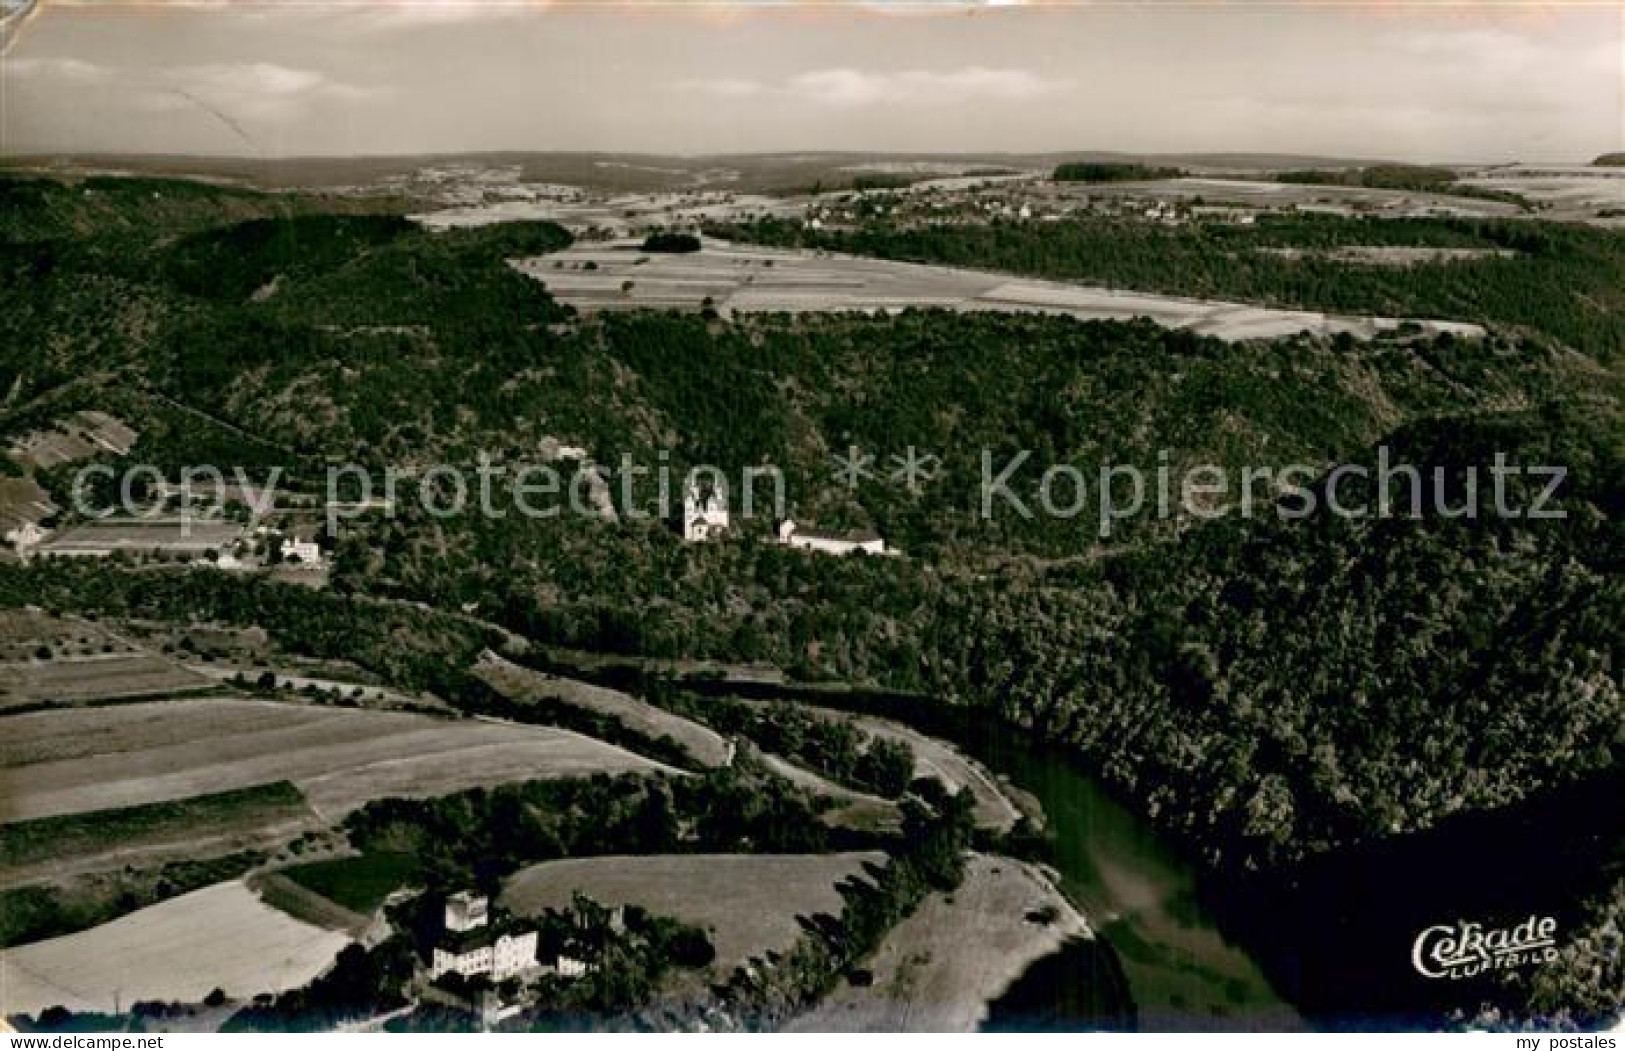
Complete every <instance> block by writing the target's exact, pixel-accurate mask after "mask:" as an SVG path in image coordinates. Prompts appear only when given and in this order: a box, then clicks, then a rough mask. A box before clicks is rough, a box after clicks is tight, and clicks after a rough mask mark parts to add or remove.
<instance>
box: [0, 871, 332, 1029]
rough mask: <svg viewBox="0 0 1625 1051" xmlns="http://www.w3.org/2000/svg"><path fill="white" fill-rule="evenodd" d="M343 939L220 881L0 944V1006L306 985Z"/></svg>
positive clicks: (92, 1003) (85, 1005) (124, 1002)
mask: <svg viewBox="0 0 1625 1051" xmlns="http://www.w3.org/2000/svg"><path fill="white" fill-rule="evenodd" d="M348 941H349V939H348V938H346V937H345V936H344V935H342V934H337V933H334V932H332V931H326V930H322V929H321V928H319V927H313V926H311V925H310V924H307V923H301V922H300V921H298V920H295V919H293V918H292V917H290V916H288V915H286V914H285V913H282V912H280V911H278V910H276V909H273V908H272V907H271V906H269V905H267V904H265V903H264V902H263V901H261V900H260V899H259V897H258V896H257V895H256V894H255V893H254V892H253V891H252V890H250V889H249V888H248V887H247V886H246V885H244V884H243V883H242V882H240V881H233V882H230V883H218V884H215V885H213V886H210V887H205V888H203V889H202V890H197V891H193V892H192V893H190V894H184V895H182V896H180V897H178V898H173V899H171V900H169V901H166V902H162V903H161V904H158V905H154V906H151V907H150V908H145V909H141V910H140V911H138V912H133V913H131V914H130V915H128V916H124V917H122V918H120V919H117V920H114V921H112V922H111V923H105V924H103V925H101V926H99V927H95V928H93V929H91V930H88V931H82V932H80V933H78V934H70V935H67V936H65V937H61V938H52V939H51V940H49V941H43V942H36V943H35V944H33V945H25V946H21V947H18V948H15V949H8V950H5V951H4V952H0V1000H3V1004H0V1011H3V1013H4V1014H7V1015H14V1014H20V1013H27V1014H38V1013H39V1012H40V1011H41V1010H43V1009H45V1008H47V1007H51V1006H53V1005H56V1004H60V1005H62V1006H64V1007H67V1008H69V1009H72V1010H80V1011H112V1010H114V1009H115V1007H122V1008H124V1009H125V1010H128V1009H129V1007H130V1005H131V1004H133V1003H134V1002H136V1001H137V1000H161V1001H171V1000H175V1001H181V1002H196V1001H199V1000H202V999H203V998H204V997H205V996H207V995H208V994H209V992H210V991H211V990H213V989H215V988H217V987H218V988H220V989H223V990H225V991H226V993H227V994H228V995H230V996H233V997H236V998H248V997H252V996H254V995H255V994H258V993H262V992H276V991H280V990H283V989H288V988H293V987H295V986H299V985H303V984H304V983H305V982H307V981H309V980H310V979H311V978H313V977H315V976H316V975H317V974H318V973H319V972H320V971H321V970H322V969H323V968H325V967H326V966H327V965H328V964H329V963H331V962H332V960H333V957H334V956H335V955H337V953H338V951H339V950H340V949H341V948H343V947H344V945H345V944H346V943H347V942H348Z"/></svg>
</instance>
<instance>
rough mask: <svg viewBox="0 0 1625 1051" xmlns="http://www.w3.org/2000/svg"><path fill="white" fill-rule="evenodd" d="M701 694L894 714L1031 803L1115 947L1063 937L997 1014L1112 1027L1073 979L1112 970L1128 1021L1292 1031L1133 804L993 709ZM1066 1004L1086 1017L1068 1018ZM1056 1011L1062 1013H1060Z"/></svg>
mask: <svg viewBox="0 0 1625 1051" xmlns="http://www.w3.org/2000/svg"><path fill="white" fill-rule="evenodd" d="M685 685H688V686H691V687H692V688H697V689H700V690H703V691H708V692H717V693H732V694H736V695H748V696H753V697H758V698H763V699H768V698H776V699H780V700H793V701H799V702H802V703H811V704H815V705H819V706H822V707H826V708H838V709H842V710H847V711H857V712H863V713H866V714H872V715H877V716H882V717H885V718H889V719H894V720H896V721H898V722H900V723H903V724H905V725H908V726H911V727H912V728H914V729H916V730H919V731H920V732H922V733H928V734H932V735H934V736H937V737H939V738H942V739H944V740H947V741H949V742H950V743H952V744H954V745H955V746H957V747H959V748H962V749H964V750H965V751H966V752H967V754H969V755H971V756H972V757H973V758H975V759H977V760H978V761H980V762H981V763H982V764H983V765H985V766H987V767H988V768H989V769H991V770H992V771H993V772H995V773H997V774H1001V775H1003V776H1004V777H1007V778H1009V780H1010V782H1011V784H1013V785H1015V786H1016V787H1017V788H1020V789H1022V790H1024V791H1026V792H1028V793H1030V794H1032V795H1033V796H1034V797H1035V798H1036V799H1037V800H1038V801H1039V803H1040V804H1041V805H1042V807H1043V809H1044V814H1045V816H1046V820H1047V823H1048V828H1049V831H1050V834H1051V837H1052V840H1053V844H1054V857H1053V859H1052V863H1053V865H1054V867H1055V868H1056V870H1057V871H1058V872H1059V873H1060V875H1061V880H1062V890H1063V891H1065V892H1066V894H1067V896H1068V897H1069V898H1071V899H1072V900H1073V902H1075V903H1076V904H1077V905H1078V906H1079V907H1080V908H1081V909H1083V911H1084V914H1085V915H1086V916H1087V917H1088V918H1089V922H1090V923H1091V924H1093V925H1094V927H1095V929H1096V931H1098V932H1099V934H1100V935H1101V937H1102V938H1103V939H1104V940H1105V942H1106V943H1107V944H1108V945H1109V946H1110V948H1111V950H1112V951H1113V952H1114V953H1115V956H1116V963H1115V965H1110V964H1103V962H1102V960H1101V959H1100V958H1099V953H1098V948H1084V947H1075V948H1074V949H1072V950H1070V951H1068V950H1063V951H1062V953H1060V954H1058V956H1057V957H1056V958H1051V959H1050V960H1047V961H1040V963H1039V964H1037V965H1035V967H1034V969H1033V971H1032V972H1030V974H1029V976H1028V978H1027V979H1024V980H1023V982H1021V983H1018V986H1017V988H1015V989H1013V990H1012V994H1013V995H1012V996H1011V998H1010V1002H1009V1003H1006V1004H1003V1005H996V1007H997V1008H998V1009H997V1010H996V1011H995V1015H996V1020H997V1021H999V1023H1000V1024H1001V1025H1008V1026H1010V1027H1013V1028H1022V1027H1024V1026H1023V1022H1024V1021H1025V1019H1024V1017H1023V1015H1024V1013H1025V1012H1027V1010H1028V1009H1029V1007H1038V1006H1039V1005H1040V1004H1044V1005H1046V1006H1047V1007H1048V1008H1049V1010H1048V1011H1047V1014H1048V1016H1049V1018H1048V1021H1047V1022H1043V1021H1039V1020H1038V1019H1037V1017H1036V1015H1035V1016H1034V1021H1035V1024H1041V1025H1045V1026H1046V1027H1048V1026H1053V1027H1056V1028H1063V1029H1064V1028H1078V1027H1079V1026H1080V1025H1082V1026H1090V1025H1093V1024H1096V1023H1099V1024H1103V1025H1110V1024H1112V1022H1113V1019H1112V1018H1110V1017H1096V1016H1094V1015H1092V1014H1091V1012H1097V1011H1099V1012H1104V1014H1106V1015H1108V1016H1109V1015H1112V1014H1115V1013H1116V1008H1117V1007H1118V1006H1120V1005H1114V1004H1112V1003H1110V1002H1109V1001H1110V999H1111V998H1110V997H1101V996H1099V995H1095V994H1093V993H1087V992H1086V991H1085V990H1083V987H1085V986H1091V985H1095V984H1098V983H1099V982H1101V981H1103V980H1104V981H1107V982H1111V981H1112V980H1113V978H1114V977H1115V976H1114V975H1112V974H1109V973H1104V974H1103V971H1105V972H1109V971H1111V970H1113V968H1114V966H1115V968H1120V972H1121V975H1122V977H1123V978H1125V979H1126V981H1127V987H1128V995H1129V997H1130V998H1131V999H1132V1001H1133V1005H1132V1010H1133V1013H1134V1014H1135V1015H1136V1016H1137V1017H1136V1022H1137V1028H1139V1029H1142V1030H1169V1031H1189V1030H1192V1029H1257V1030H1279V1029H1289V1030H1290V1029H1302V1028H1305V1025H1304V1022H1303V1020H1302V1019H1301V1018H1300V1017H1299V1014H1298V1012H1297V1011H1296V1010H1295V1009H1294V1008H1293V1006H1292V1005H1291V1004H1289V1003H1288V1002H1287V1001H1286V1000H1285V999H1283V998H1282V996H1280V995H1279V994H1278V993H1277V992H1276V990H1275V989H1274V987H1273V986H1272V985H1271V983H1270V982H1269V980H1268V979H1267V978H1266V977H1265V974H1264V970H1263V968H1262V966H1261V965H1260V963H1259V961H1258V960H1257V959H1256V958H1255V957H1254V956H1253V955H1252V954H1250V953H1249V951H1248V950H1247V949H1246V948H1244V947H1243V946H1241V945H1240V944H1238V943H1236V942H1235V941H1233V940H1232V939H1230V938H1228V937H1226V936H1225V935H1224V934H1223V933H1222V932H1221V931H1220V928H1219V924H1218V920H1217V918H1216V917H1215V916H1214V915H1213V914H1212V912H1211V911H1210V909H1209V907H1208V906H1207V904H1206V900H1207V899H1206V896H1205V895H1204V893H1203V892H1204V891H1205V890H1207V888H1204V887H1203V886H1202V884H1201V876H1200V875H1199V873H1198V870H1197V869H1196V867H1195V866H1194V865H1192V864H1191V863H1190V862H1188V861H1187V860H1186V859H1184V858H1183V857H1181V856H1180V855H1179V854H1178V853H1177V852H1176V851H1175V850H1174V849H1172V848H1171V847H1170V846H1169V844H1168V843H1167V842H1166V840H1165V839H1164V837H1163V836H1162V835H1161V834H1160V833H1157V832H1155V831H1154V830H1152V829H1151V828H1150V825H1149V823H1148V822H1147V821H1146V820H1145V819H1144V818H1143V817H1140V816H1139V815H1136V814H1135V813H1133V812H1132V811H1130V810H1129V809H1128V808H1127V807H1125V806H1123V805H1122V804H1121V803H1119V802H1118V801H1116V800H1115V799H1113V798H1112V796H1111V795H1110V794H1109V793H1108V792H1107V791H1106V790H1105V789H1104V788H1102V787H1101V785H1100V784H1099V783H1098V782H1097V781H1095V780H1094V779H1093V778H1092V777H1090V776H1089V774H1088V773H1087V772H1086V771H1085V770H1084V768H1083V767H1082V766H1081V765H1080V764H1079V763H1078V762H1077V760H1076V758H1075V757H1074V756H1072V755H1069V754H1067V753H1065V752H1063V751H1062V750H1061V749H1058V748H1046V747H1042V746H1038V745H1035V744H1034V743H1032V742H1031V740H1030V739H1029V738H1028V736H1027V735H1026V734H1024V733H1022V732H1020V731H1018V730H1015V729H1013V728H1011V727H1008V726H1006V725H1004V724H1002V723H999V722H997V721H996V720H994V719H991V718H989V717H986V716H984V715H980V714H978V713H974V712H968V711H965V710H963V709H945V708H943V707H941V706H936V705H930V704H923V703H920V701H921V699H919V698H913V697H908V696H904V695H898V694H889V693H881V692H870V691H862V690H845V689H831V688H819V687H803V686H794V685H788V684H767V683H758V682H738V681H735V682H711V683H689V684H685ZM1070 1005H1076V1007H1077V1009H1078V1011H1079V1012H1081V1013H1082V1014H1083V1015H1084V1016H1080V1017H1070V1018H1069V1017H1067V1012H1068V1008H1069V1006H1070ZM1068 1023H1071V1024H1070V1025H1069V1024H1068Z"/></svg>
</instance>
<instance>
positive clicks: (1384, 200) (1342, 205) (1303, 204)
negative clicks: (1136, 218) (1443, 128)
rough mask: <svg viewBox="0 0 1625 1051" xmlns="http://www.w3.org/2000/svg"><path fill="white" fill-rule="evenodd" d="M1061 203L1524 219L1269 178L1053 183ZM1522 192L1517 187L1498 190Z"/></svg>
mask: <svg viewBox="0 0 1625 1051" xmlns="http://www.w3.org/2000/svg"><path fill="white" fill-rule="evenodd" d="M1042 188H1043V189H1046V190H1047V191H1048V192H1049V194H1050V195H1051V196H1053V197H1055V198H1056V199H1058V200H1065V199H1068V198H1077V197H1090V198H1102V197H1105V198H1114V197H1116V198H1124V197H1126V198H1135V199H1140V198H1156V199H1159V200H1170V199H1173V200H1178V199H1185V200H1194V199H1196V198H1202V199H1203V200H1205V201H1207V202H1210V203H1211V202H1219V201H1222V202H1224V203H1226V204H1236V205H1242V206H1244V207H1255V208H1271V209H1279V208H1298V209H1301V210H1304V211H1322V212H1330V213H1335V214H1341V215H1357V214H1358V215H1377V216H1383V217H1389V218H1391V217H1396V216H1412V215H1451V216H1463V217H1475V218H1484V219H1489V218H1498V217H1499V218H1505V217H1510V216H1515V215H1518V214H1519V213H1520V209H1519V208H1518V206H1517V205H1516V204H1512V203H1509V202H1506V201H1495V200H1488V199H1484V198H1476V197H1464V196H1459V195H1456V194H1444V193H1428V192H1426V191H1423V190H1400V189H1386V188H1377V187H1370V186H1339V185H1335V184H1323V183H1291V182H1276V181H1274V180H1273V179H1267V178H1256V179H1253V178H1234V177H1224V176H1190V177H1186V178H1180V179H1151V180H1146V181H1137V182H1114V183H1051V184H1048V185H1047V186H1044V187H1042ZM1495 188H1500V189H1516V187H1511V186H1508V187H1495Z"/></svg>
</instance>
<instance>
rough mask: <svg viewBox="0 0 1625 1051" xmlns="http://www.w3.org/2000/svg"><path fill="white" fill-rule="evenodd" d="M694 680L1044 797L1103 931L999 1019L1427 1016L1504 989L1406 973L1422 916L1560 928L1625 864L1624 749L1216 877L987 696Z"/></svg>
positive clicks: (1025, 981)
mask: <svg viewBox="0 0 1625 1051" xmlns="http://www.w3.org/2000/svg"><path fill="white" fill-rule="evenodd" d="M692 685H693V687H694V688H697V689H700V690H703V691H715V692H718V693H729V694H734V695H753V696H757V697H760V698H763V699H780V700H794V701H800V702H803V703H810V704H817V705H822V706H824V707H830V708H841V709H846V710H851V711H861V712H864V713H866V714H870V715H877V716H882V717H887V718H891V719H895V720H897V721H899V722H903V723H906V724H908V725H910V726H912V727H914V728H915V729H917V730H919V731H920V732H922V733H927V734H931V735H933V736H936V737H940V738H943V739H945V740H948V741H952V742H954V743H955V744H957V745H958V746H959V747H961V748H963V749H965V750H966V751H967V752H968V753H969V754H971V755H972V756H974V757H975V758H976V759H978V760H980V761H981V762H982V763H984V764H985V765H986V766H987V767H989V768H990V769H991V770H993V771H994V772H995V773H998V774H1002V775H1004V776H1005V777H1006V778H1008V779H1009V780H1010V782H1011V783H1012V784H1014V785H1016V786H1017V787H1018V788H1021V789H1023V790H1025V791H1027V792H1029V793H1031V794H1032V795H1033V796H1034V797H1036V798H1037V800H1038V801H1039V802H1040V803H1041V804H1042V806H1043V809H1044V813H1045V815H1046V816H1047V819H1048V827H1049V831H1050V834H1051V836H1052V839H1053V849H1054V857H1053V859H1052V860H1053V864H1054V866H1055V868H1056V869H1057V870H1058V871H1059V873H1060V875H1061V878H1062V888H1063V890H1065V891H1066V893H1067V895H1068V896H1069V897H1070V898H1071V899H1072V900H1073V901H1074V902H1076V903H1077V904H1078V905H1079V907H1080V908H1082V909H1083V911H1084V913H1085V915H1086V916H1087V917H1088V919H1089V921H1090V923H1091V924H1093V925H1094V927H1095V930H1096V932H1097V933H1098V934H1099V935H1100V940H1099V941H1094V942H1087V941H1085V942H1077V943H1074V944H1072V945H1071V946H1068V947H1066V948H1063V949H1062V950H1061V951H1060V952H1058V953H1056V954H1055V955H1053V956H1051V957H1049V958H1047V959H1045V960H1041V961H1039V962H1038V963H1037V964H1035V965H1034V966H1033V967H1032V968H1031V969H1030V970H1029V971H1028V973H1027V974H1026V975H1025V976H1023V977H1022V978H1021V979H1020V980H1018V981H1017V982H1016V984H1015V985H1014V986H1013V987H1012V988H1011V989H1010V990H1009V991H1008V992H1007V993H1006V995H1005V996H1004V997H1003V998H1002V999H1001V1000H1000V1001H999V1002H997V1003H995V1004H994V1005H993V1007H992V1012H991V1013H992V1018H991V1020H990V1027H993V1028H1010V1029H1029V1028H1039V1029H1063V1030H1065V1029H1085V1028H1138V1029H1142V1030H1177V1031H1186V1030H1192V1029H1223V1030H1264V1031H1270V1030H1282V1029H1287V1030H1293V1029H1304V1028H1329V1029H1384V1030H1386V1029H1409V1028H1433V1027H1436V1026H1437V1025H1438V1024H1439V1022H1440V1020H1441V1019H1442V1018H1444V1017H1445V1016H1446V1015H1448V1014H1449V1013H1451V1012H1452V1011H1467V1012H1468V1013H1471V1012H1472V1011H1473V1010H1474V1009H1475V1008H1477V1006H1478V1005H1480V1004H1482V1003H1483V1002H1485V1000H1486V999H1488V998H1492V997H1494V996H1495V995H1496V993H1497V989H1496V986H1495V985H1494V984H1492V982H1491V981H1490V980H1489V979H1486V978H1479V979H1476V980H1461V981H1458V980H1438V979H1429V978H1425V977H1423V976H1421V975H1420V974H1418V972H1417V971H1416V970H1415V968H1414V967H1413V965H1412V960H1411V951H1412V947H1413V944H1414V942H1415V941H1416V938H1417V936H1418V934H1420V933H1421V932H1422V931H1423V930H1425V929H1427V928H1429V927H1431V926H1434V925H1437V924H1452V923H1456V922H1459V921H1472V922H1477V923H1481V924H1483V925H1485V926H1486V927H1500V926H1505V927H1512V926H1514V925H1516V924H1518V923H1520V922H1522V921H1524V920H1526V919H1528V918H1530V917H1531V916H1538V917H1552V918H1554V919H1555V920H1556V922H1557V925H1558V932H1559V933H1558V941H1559V944H1561V943H1562V939H1563V932H1564V931H1566V930H1570V929H1572V928H1573V926H1574V925H1575V924H1577V923H1578V922H1579V921H1580V920H1581V919H1582V909H1581V906H1582V904H1583V902H1584V901H1585V900H1586V899H1587V898H1588V897H1590V896H1593V895H1595V894H1597V893H1598V892H1599V891H1600V890H1601V889H1602V888H1604V887H1606V886H1608V885H1609V884H1610V883H1611V882H1612V881H1613V880H1615V879H1618V878H1619V877H1620V876H1621V875H1622V874H1625V764H1619V763H1616V764H1615V765H1614V766H1613V767H1612V768H1611V769H1608V770H1605V771H1602V772H1600V773H1596V774H1592V775H1589V776H1586V777H1583V778H1580V779H1577V780H1574V781H1571V782H1569V783H1568V784H1566V785H1564V786H1561V787H1557V788H1552V789H1548V790H1545V791H1542V792H1538V793H1535V794H1533V795H1532V796H1530V797H1529V798H1528V799H1526V800H1525V801H1523V802H1521V803H1518V804H1516V805H1513V806H1509V807H1505V808H1502V809H1499V810H1495V811H1490V812H1479V813H1473V814H1467V815H1462V816H1460V817H1457V818H1453V819H1447V820H1445V821H1443V822H1441V823H1440V824H1438V825H1437V826H1436V827H1435V828H1433V829H1431V830H1429V831H1427V832H1425V833H1417V834H1410V835H1397V836H1391V837H1387V838H1385V839H1382V840H1379V841H1377V842H1375V843H1371V844H1368V845H1364V846H1359V847H1352V848H1344V849H1340V850H1338V851H1337V852H1335V854H1331V855H1326V856H1322V857H1319V858H1316V859H1313V860H1311V861H1309V862H1306V863H1304V864H1302V865H1300V866H1297V867H1295V868H1291V869H1286V870H1281V871H1277V872H1273V873H1270V874H1268V875H1257V876H1254V877H1251V878H1250V879H1248V880H1245V881H1236V880H1231V881H1223V882H1221V881H1219V880H1218V878H1217V877H1215V876H1213V875H1212V874H1210V873H1208V872H1207V870H1205V869H1201V868H1199V867H1198V866H1197V865H1195V864H1193V863H1192V862H1191V861H1190V860H1189V859H1187V858H1186V857H1184V856H1182V855H1181V854H1180V853H1179V852H1178V851H1177V850H1176V849H1174V848H1173V846H1172V845H1171V844H1170V843H1169V841H1168V840H1167V838H1166V837H1165V836H1163V835H1162V834H1161V833H1159V832H1158V831H1156V830H1154V829H1153V828H1152V826H1151V824H1150V822H1149V821H1147V820H1146V819H1145V818H1144V817H1143V816H1141V815H1139V814H1137V813H1135V812H1134V811H1132V810H1130V809H1129V808H1128V807H1126V806H1124V805H1123V804H1122V803H1121V802H1119V801H1118V800H1117V799H1115V798H1114V797H1113V796H1112V795H1111V794H1110V793H1109V792H1107V791H1106V790H1105V789H1104V788H1103V787H1102V786H1101V785H1100V783H1099V782H1098V781H1096V780H1095V779H1094V778H1092V777H1091V776H1090V775H1089V773H1088V771H1087V770H1086V769H1085V768H1084V767H1083V766H1082V765H1081V763H1080V762H1079V761H1078V758H1077V757H1076V756H1075V755H1074V754H1072V753H1069V752H1067V751H1065V750H1063V749H1060V748H1056V747H1048V746H1043V745H1039V744H1036V743H1034V742H1033V741H1032V739H1031V738H1030V737H1029V736H1028V735H1026V734H1024V733H1021V732H1019V731H1017V730H1015V729H1013V728H1010V727H1008V726H1006V725H1005V724H1002V723H999V722H997V721H996V720H993V719H991V718H988V717H986V716H985V715H980V714H977V713H967V712H965V711H963V710H956V709H945V708H944V707H943V706H941V705H936V704H931V703H929V702H928V701H924V700H923V699H921V698H911V697H904V696H899V695H895V694H880V693H867V692H864V691H852V690H831V689H821V688H817V687H801V686H783V685H768V684H758V683H740V682H735V683H724V682H711V683H695V684H692Z"/></svg>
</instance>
